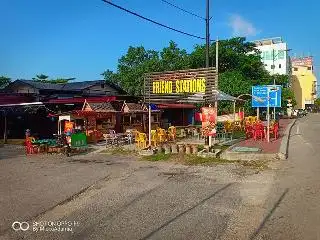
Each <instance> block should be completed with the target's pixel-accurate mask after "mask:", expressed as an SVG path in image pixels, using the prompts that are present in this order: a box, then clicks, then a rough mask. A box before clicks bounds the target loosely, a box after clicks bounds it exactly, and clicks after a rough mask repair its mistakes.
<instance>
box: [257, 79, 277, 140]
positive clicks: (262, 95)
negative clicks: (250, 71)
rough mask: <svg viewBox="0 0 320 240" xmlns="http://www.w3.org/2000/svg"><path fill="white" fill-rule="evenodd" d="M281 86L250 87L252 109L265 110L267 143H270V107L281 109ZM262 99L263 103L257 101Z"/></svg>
mask: <svg viewBox="0 0 320 240" xmlns="http://www.w3.org/2000/svg"><path fill="white" fill-rule="evenodd" d="M281 92H282V91H281V86H279V85H267V86H253V87H252V96H253V97H252V107H256V108H261V107H266V108H267V141H268V142H270V107H273V108H278V107H281ZM258 99H264V101H258Z"/></svg>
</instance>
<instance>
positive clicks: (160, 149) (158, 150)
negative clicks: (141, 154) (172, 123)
mask: <svg viewBox="0 0 320 240" xmlns="http://www.w3.org/2000/svg"><path fill="white" fill-rule="evenodd" d="M157 152H158V153H162V146H160V145H159V146H157Z"/></svg>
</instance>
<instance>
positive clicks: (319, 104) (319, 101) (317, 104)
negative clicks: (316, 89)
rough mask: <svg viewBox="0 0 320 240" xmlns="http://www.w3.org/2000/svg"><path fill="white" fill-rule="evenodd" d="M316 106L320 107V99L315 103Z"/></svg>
mask: <svg viewBox="0 0 320 240" xmlns="http://www.w3.org/2000/svg"><path fill="white" fill-rule="evenodd" d="M314 104H315V105H316V106H317V107H320V98H317V99H316V100H315V101H314Z"/></svg>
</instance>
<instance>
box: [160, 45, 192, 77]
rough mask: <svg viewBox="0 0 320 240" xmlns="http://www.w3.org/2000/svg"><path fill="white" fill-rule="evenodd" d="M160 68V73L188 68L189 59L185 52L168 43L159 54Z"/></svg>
mask: <svg viewBox="0 0 320 240" xmlns="http://www.w3.org/2000/svg"><path fill="white" fill-rule="evenodd" d="M160 67H161V69H159V70H162V71H174V70H181V69H187V68H190V57H189V55H188V53H187V51H186V50H184V49H180V48H178V45H177V44H176V43H175V42H173V41H170V43H169V46H168V47H165V48H163V49H162V51H161V52H160Z"/></svg>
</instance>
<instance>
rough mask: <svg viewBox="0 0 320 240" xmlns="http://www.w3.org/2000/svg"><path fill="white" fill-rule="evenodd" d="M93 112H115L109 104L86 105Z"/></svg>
mask: <svg viewBox="0 0 320 240" xmlns="http://www.w3.org/2000/svg"><path fill="white" fill-rule="evenodd" d="M88 104H89V106H90V107H91V109H92V110H93V111H96V112H116V110H115V109H114V108H113V107H112V105H111V103H109V102H103V103H88Z"/></svg>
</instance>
